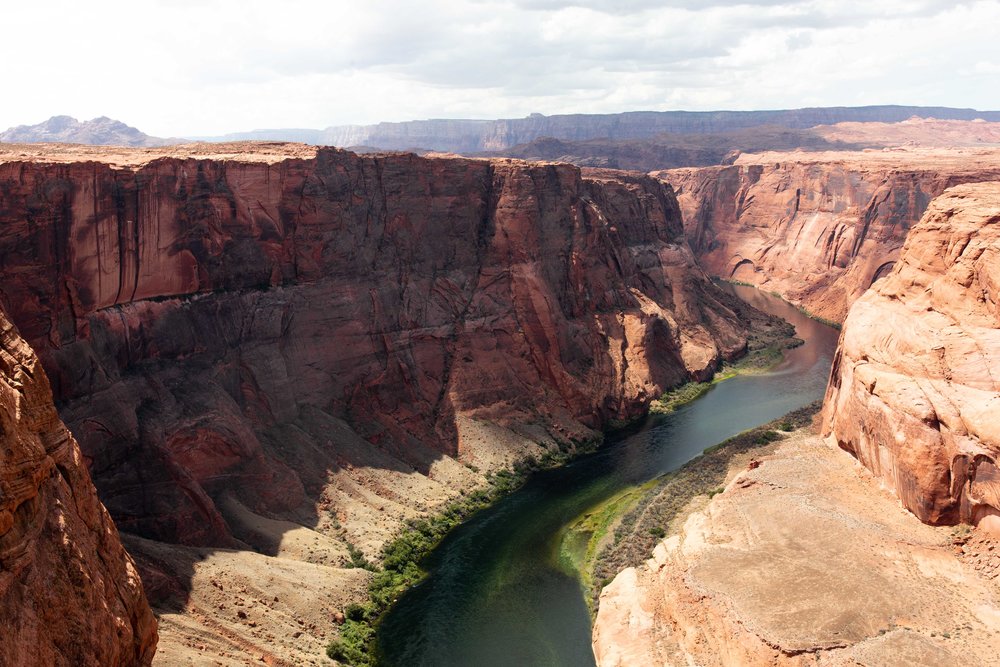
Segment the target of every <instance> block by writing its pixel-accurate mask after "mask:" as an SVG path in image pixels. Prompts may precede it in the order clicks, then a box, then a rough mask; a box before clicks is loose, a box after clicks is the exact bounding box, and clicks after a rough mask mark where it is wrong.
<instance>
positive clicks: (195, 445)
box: [0, 144, 746, 664]
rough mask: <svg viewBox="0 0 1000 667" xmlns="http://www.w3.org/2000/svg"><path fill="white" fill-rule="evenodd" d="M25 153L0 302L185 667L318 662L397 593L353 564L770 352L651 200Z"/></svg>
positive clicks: (105, 153) (472, 167) (394, 168)
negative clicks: (540, 459) (758, 346)
mask: <svg viewBox="0 0 1000 667" xmlns="http://www.w3.org/2000/svg"><path fill="white" fill-rule="evenodd" d="M4 150H5V151H7V152H6V154H5V155H4V157H3V162H2V163H0V197H2V201H3V210H2V212H0V216H2V221H3V225H2V226H0V230H2V231H0V256H3V257H4V258H5V260H4V262H3V265H2V266H0V300H2V302H3V303H4V305H6V307H7V308H8V309H9V312H10V314H11V317H12V319H14V321H15V322H16V323H17V324H18V326H19V327H20V328H21V331H22V332H23V333H24V335H25V337H26V338H27V339H28V340H29V342H30V343H31V344H32V345H33V346H34V347H35V348H36V350H37V351H38V352H39V355H40V357H41V359H42V361H43V363H44V364H45V365H46V368H47V369H48V370H49V372H50V377H51V378H52V382H53V388H54V393H55V394H56V400H57V403H58V404H59V405H60V410H61V413H62V415H63V418H64V419H65V420H66V421H67V424H68V425H69V426H70V428H71V429H72V430H73V431H74V433H75V434H76V436H77V438H78V439H79V441H80V444H81V447H82V449H83V451H84V453H85V455H86V456H87V458H88V459H89V460H90V462H91V471H92V474H93V476H94V481H95V484H96V485H97V488H98V490H99V492H100V493H101V497H102V499H103V500H104V502H105V504H106V505H107V507H108V509H109V511H110V512H111V514H112V516H113V517H114V518H115V520H116V522H118V525H119V527H120V528H121V529H122V530H123V531H125V532H128V533H131V534H132V535H133V536H134V537H129V538H127V543H128V546H129V548H130V549H132V550H133V553H134V554H135V555H136V557H137V560H138V562H139V563H140V565H141V567H142V569H143V576H144V578H145V581H146V584H147V589H148V590H149V591H150V596H151V598H152V599H153V600H154V601H155V602H156V604H157V606H158V608H159V610H160V612H161V642H160V646H161V650H160V653H159V655H161V656H165V657H164V660H166V659H167V658H169V659H171V660H183V659H189V658H190V657H191V652H192V651H196V652H199V653H200V654H203V655H211V656H212V658H213V659H214V660H217V661H219V662H222V663H223V664H239V663H240V661H242V660H245V657H246V656H247V655H250V656H251V657H252V658H253V659H257V658H258V657H260V656H263V657H264V658H266V659H268V660H272V661H273V662H278V663H281V662H282V661H285V662H292V661H299V662H303V661H309V660H313V659H317V657H318V656H321V654H322V649H323V646H324V644H325V643H326V642H327V641H328V640H329V638H330V635H329V633H330V632H331V629H332V622H331V619H332V618H333V617H334V615H335V613H336V612H337V610H339V609H342V608H343V605H344V604H345V603H346V601H348V600H350V599H351V598H352V597H354V598H355V599H356V598H358V597H360V596H362V595H363V591H364V587H365V584H366V582H367V577H368V576H370V575H369V574H368V573H367V572H366V571H365V570H363V569H360V568H354V569H344V568H345V566H349V565H350V564H352V563H356V562H357V561H358V556H359V555H363V556H365V557H367V558H369V559H376V558H377V557H378V555H379V552H380V549H381V547H382V545H383V544H384V543H385V542H386V540H388V539H389V538H390V537H391V536H392V535H394V534H395V533H396V532H397V531H398V529H399V528H400V527H401V526H402V524H403V522H404V521H405V520H407V519H412V518H416V517H419V516H422V515H425V514H426V513H427V512H430V511H433V510H434V509H436V508H439V507H441V506H442V505H443V504H444V503H445V502H447V501H448V500H449V499H452V498H456V497H458V496H459V495H460V494H461V493H463V492H467V491H468V490H470V489H472V488H473V487H475V486H476V485H478V484H481V483H483V482H484V481H485V479H486V475H487V474H488V473H490V472H491V471H494V470H496V469H498V468H500V467H504V466H507V465H510V464H512V463H513V462H514V461H515V460H517V459H520V458H521V457H523V456H525V455H536V456H537V455H541V454H543V453H544V452H546V451H552V450H556V449H564V450H569V449H572V448H574V447H575V446H577V445H578V444H579V443H581V442H585V441H588V440H592V439H594V438H596V437H598V432H599V429H600V428H601V427H603V426H604V425H606V424H608V423H610V422H611V421H614V420H626V419H629V418H631V417H635V416H638V415H640V414H641V413H642V412H643V410H644V408H645V405H646V404H647V402H648V400H650V399H651V398H653V397H655V396H658V395H659V393H660V392H661V391H662V390H663V389H664V388H665V387H667V386H671V385H674V384H677V383H679V382H682V381H685V380H688V379H698V378H704V377H706V376H707V375H708V374H709V373H711V371H712V369H714V368H715V366H716V364H717V363H718V362H719V360H720V359H722V358H730V357H733V356H734V355H737V354H739V353H740V352H741V351H742V350H743V349H744V348H745V345H746V331H745V325H744V324H743V323H741V322H740V321H739V318H738V317H737V316H736V314H735V313H734V310H733V309H732V308H730V306H729V305H728V304H730V303H731V301H730V299H732V297H729V296H727V295H726V294H724V293H723V292H722V291H720V290H718V289H717V288H715V287H714V286H713V285H712V283H711V282H710V281H709V280H708V279H707V277H706V276H705V274H704V273H703V272H701V270H700V269H698V268H697V266H696V264H695V262H694V258H693V256H692V254H691V252H690V249H689V248H688V246H687V244H686V242H685V240H684V231H683V227H682V225H681V221H680V213H679V210H678V208H677V204H676V200H675V198H674V196H673V193H672V192H671V190H670V189H669V188H665V187H664V186H663V185H662V184H661V183H660V182H658V181H656V180H655V179H652V178H649V177H646V176H640V175H627V174H623V173H620V172H608V171H588V172H584V173H581V171H580V170H579V169H578V168H576V167H573V166H570V165H552V164H530V163H523V162H517V161H511V160H493V161H487V160H467V159H424V158H418V157H416V156H413V155H407V154H387V155H371V156H364V157H359V156H357V155H354V154H352V153H348V152H344V151H339V150H332V149H314V148H309V147H305V146H298V145H287V144H260V145H256V144H255V145H249V144H241V145H230V146H225V145H222V146H219V145H212V146H192V147H174V148H170V149H145V150H129V149H99V148H87V147H67V146H45V147H37V146H22V147H4ZM178 545H180V546H178ZM275 590H278V591H279V592H278V593H277V594H275V593H274V591H275ZM324 659H325V658H324Z"/></svg>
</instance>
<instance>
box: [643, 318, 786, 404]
mask: <svg viewBox="0 0 1000 667" xmlns="http://www.w3.org/2000/svg"><path fill="white" fill-rule="evenodd" d="M740 303H741V304H743V307H742V308H737V309H736V310H738V314H739V316H740V317H741V319H743V320H744V321H745V322H746V323H747V325H748V327H747V328H748V330H749V331H750V334H749V336H748V338H747V347H746V353H745V354H744V355H743V356H741V357H739V358H737V359H734V360H731V361H723V362H722V363H721V364H720V365H719V368H718V369H717V370H716V371H715V373H714V374H713V376H712V378H711V379H710V380H707V381H705V382H688V383H687V384H683V385H681V386H679V387H675V388H674V389H671V390H669V391H667V392H665V393H664V394H663V395H662V396H660V398H658V399H656V400H654V401H653V402H652V403H650V405H649V411H650V412H651V413H653V414H669V413H671V412H673V411H674V410H676V409H677V408H679V407H681V406H682V405H684V404H686V403H690V402H691V401H693V400H695V399H696V398H701V397H702V396H704V395H705V394H706V393H707V392H708V390H709V389H711V388H712V386H713V385H715V384H717V383H719V382H722V381H724V380H728V379H729V378H732V377H736V376H737V375H753V374H758V373H766V372H767V371H769V370H770V369H771V368H773V367H774V366H775V365H777V364H778V363H779V362H780V361H781V360H782V359H783V358H784V354H785V350H790V349H792V348H795V347H798V346H800V345H802V343H803V341H802V339H801V338H796V337H795V327H794V326H792V325H791V324H789V323H788V322H786V321H785V320H783V319H781V318H780V317H775V316H774V315H767V314H765V313H761V312H759V311H755V310H753V309H751V308H749V306H747V305H746V304H745V303H744V302H742V301H741V302H740Z"/></svg>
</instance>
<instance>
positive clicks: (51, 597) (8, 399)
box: [0, 310, 156, 667]
mask: <svg viewBox="0 0 1000 667" xmlns="http://www.w3.org/2000/svg"><path fill="white" fill-rule="evenodd" d="M0 627H2V628H3V631H2V632H0V664H3V665H61V666H62V665H64V666H67V667H70V666H73V667H75V666H77V665H88V666H94V667H96V666H102V667H103V666H104V665H120V666H122V667H127V666H131V665H143V664H149V663H150V661H151V660H152V658H153V651H154V649H155V646H156V621H155V620H154V619H153V614H152V612H151V611H150V609H149V605H148V604H147V603H146V598H145V596H144V595H143V589H142V583H141V582H140V581H139V575H138V573H137V572H136V569H135V565H134V564H133V562H132V559H131V558H129V556H128V554H126V553H125V550H124V549H123V548H122V545H121V542H120V541H119V539H118V531H117V530H116V529H115V526H114V524H113V523H112V522H111V517H109V516H108V513H107V511H105V509H104V507H103V506H102V505H101V503H100V502H99V501H98V499H97V493H96V491H95V490H94V486H93V485H92V484H91V481H90V475H89V474H88V473H87V467H86V464H85V462H84V460H83V456H82V455H81V453H80V448H79V447H78V446H77V443H76V441H75V440H74V439H73V436H72V435H70V433H69V431H68V430H67V429H66V427H65V426H64V425H63V423H62V422H61V421H60V420H59V415H58V414H56V408H55V405H53V402H52V394H51V392H50V390H49V384H48V380H47V378H46V375H45V371H44V370H42V366H41V364H40V363H39V361H38V358H37V357H36V356H35V354H34V352H32V350H31V348H30V347H28V344H27V343H26V342H25V341H24V340H23V339H22V338H21V337H20V336H19V335H18V332H17V330H16V329H15V328H14V326H13V325H12V324H11V323H10V321H9V320H8V319H7V317H6V315H5V314H4V313H3V311H2V310H0Z"/></svg>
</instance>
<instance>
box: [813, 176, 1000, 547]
mask: <svg viewBox="0 0 1000 667" xmlns="http://www.w3.org/2000/svg"><path fill="white" fill-rule="evenodd" d="M998 369H1000V183H981V184H974V185H964V186H959V187H955V188H952V189H950V190H948V191H947V192H946V193H945V194H943V195H942V196H940V197H938V198H937V199H935V200H934V202H932V204H931V206H930V208H929V209H928V211H927V213H926V215H925V216H924V218H923V220H921V221H920V223H919V224H918V225H916V226H915V227H914V228H913V230H912V231H911V232H910V235H909V237H908V238H907V240H906V244H905V245H904V247H903V249H902V252H901V255H900V259H899V261H898V262H897V263H896V265H895V267H894V269H893V270H892V271H891V272H890V273H889V275H888V276H887V277H886V278H885V280H883V281H880V282H879V283H877V284H876V285H875V287H874V288H873V289H872V290H870V291H869V292H868V293H867V294H865V295H864V296H863V297H862V298H861V299H859V300H858V301H857V302H856V303H855V304H854V306H853V307H852V308H851V312H850V314H849V315H848V317H847V320H846V322H845V323H844V334H843V337H842V339H841V343H840V348H839V350H838V352H837V356H836V358H835V360H834V367H833V372H832V375H831V380H830V385H829V387H828V389H827V395H826V400H825V404H824V412H823V429H824V433H825V434H827V435H829V436H830V437H831V439H833V440H835V441H836V443H837V444H839V445H840V446H841V447H842V448H844V449H846V450H848V451H850V452H851V453H853V454H854V455H855V456H856V457H857V458H858V459H859V460H860V461H861V462H862V463H863V464H864V465H865V466H867V467H868V468H870V469H871V470H872V471H873V472H874V473H875V474H876V475H878V476H879V477H881V478H882V479H883V480H884V482H885V483H886V484H887V485H888V486H889V487H890V488H892V489H893V490H894V491H895V492H896V494H897V495H898V496H899V498H900V500H901V501H902V502H903V505H904V506H905V507H906V508H907V509H909V510H910V511H912V512H913V513H914V514H916V515H917V516H918V517H920V519H922V520H923V521H926V522H929V523H955V522H958V521H965V522H970V523H977V524H981V525H984V527H987V528H989V529H990V530H992V531H994V532H1000V469H998V464H997V458H998V456H1000V371H998Z"/></svg>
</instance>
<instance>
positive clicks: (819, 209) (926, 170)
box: [657, 148, 1000, 322]
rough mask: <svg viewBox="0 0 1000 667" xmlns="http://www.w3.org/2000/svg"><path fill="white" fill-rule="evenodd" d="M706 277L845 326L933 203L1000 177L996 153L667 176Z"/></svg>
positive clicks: (814, 158) (767, 156)
mask: <svg viewBox="0 0 1000 667" xmlns="http://www.w3.org/2000/svg"><path fill="white" fill-rule="evenodd" d="M657 175H658V176H659V177H660V178H663V179H664V180H666V181H667V182H669V183H670V184H671V185H673V187H674V189H675V190H676V191H677V194H678V200H679V202H680V205H681V209H682V210H683V212H684V221H685V223H684V224H685V226H686V228H687V234H688V240H689V243H690V244H691V247H692V249H693V250H694V252H695V254H696V255H697V256H698V258H699V261H700V262H701V264H702V265H703V266H704V268H705V270H706V271H707V272H708V273H710V274H712V275H718V276H721V277H723V278H726V279H731V280H738V281H742V282H747V283H751V284H754V285H757V286H759V287H761V288H762V289H766V290H769V291H777V292H779V293H780V294H781V295H782V296H784V297H785V298H787V299H789V300H791V301H792V302H794V303H797V304H800V305H802V306H804V307H805V308H806V309H807V310H808V311H810V312H811V313H814V314H816V315H819V316H821V317H824V318H826V319H829V320H833V321H836V322H840V321H842V320H843V319H844V317H845V316H846V314H847V310H848V308H849V307H850V305H851V304H852V303H853V302H854V301H855V300H856V299H857V298H858V297H859V296H861V294H863V293H864V291H865V290H867V289H868V288H869V287H870V286H871V285H872V284H873V283H874V282H875V281H876V280H878V279H879V278H881V277H883V276H885V275H886V274H887V273H888V271H889V270H890V269H891V268H892V265H893V263H894V262H895V261H896V260H897V258H898V257H899V251H900V249H901V248H902V246H903V242H904V241H905V239H906V236H907V233H908V232H909V230H910V228H911V227H913V225H915V224H916V223H917V222H918V221H919V220H920V217H921V216H922V215H923V213H924V211H925V210H926V208H927V205H928V204H929V203H930V201H931V200H932V199H933V198H934V197H936V196H937V195H939V194H941V193H942V192H944V190H945V189H947V188H948V187H951V186H953V185H958V184H961V183H969V182H977V181H988V180H992V179H997V178H1000V151H997V150H996V149H990V148H984V149H972V148H969V149H943V148H942V149H930V148H924V149H894V150H885V151H863V152H861V151H858V152H828V153H824V152H818V153H808V152H803V151H792V152H768V153H760V154H755V155H743V156H741V157H740V158H739V159H738V160H737V161H736V163H735V164H734V165H730V166H720V167H705V168H696V169H674V170H668V171H663V172H657Z"/></svg>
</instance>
